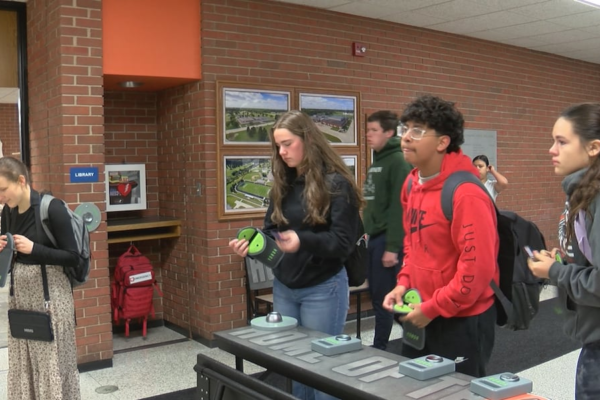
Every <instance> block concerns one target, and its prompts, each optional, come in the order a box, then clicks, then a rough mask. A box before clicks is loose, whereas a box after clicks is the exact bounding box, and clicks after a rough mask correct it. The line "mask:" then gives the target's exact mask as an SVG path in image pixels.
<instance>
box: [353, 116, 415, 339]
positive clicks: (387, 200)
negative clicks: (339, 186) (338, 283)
mask: <svg viewBox="0 0 600 400" xmlns="http://www.w3.org/2000/svg"><path fill="white" fill-rule="evenodd" d="M398 123H399V120H398V115H397V114H396V113H393V112H391V111H387V110H384V111H377V112H375V113H373V114H371V115H370V116H369V118H367V144H368V145H369V147H370V148H371V149H372V150H373V158H374V160H373V164H371V166H370V167H369V170H368V171H367V179H366V181H365V183H364V185H363V194H364V197H365V200H366V201H367V207H366V208H365V210H364V212H363V219H364V225H365V231H366V233H367V234H368V235H369V270H368V274H367V279H368V281H369V291H370V294H371V301H372V303H373V310H374V311H375V336H374V338H373V347H375V348H378V349H381V350H385V349H386V347H387V344H388V341H389V338H390V333H391V331H392V325H393V323H394V320H393V318H392V314H390V313H389V312H388V311H387V310H386V309H385V308H384V307H383V299H384V297H385V295H386V294H388V293H389V292H390V291H391V290H392V289H394V287H395V286H396V275H398V272H399V271H400V265H401V264H402V254H403V253H402V242H403V240H404V228H403V227H402V224H401V223H399V221H402V205H401V204H400V191H401V190H402V185H403V184H404V180H405V179H406V176H407V175H408V174H409V172H410V165H409V164H408V163H407V162H406V161H405V160H404V156H403V155H402V149H401V148H400V139H399V138H398V137H397V136H396V130H397V129H398Z"/></svg>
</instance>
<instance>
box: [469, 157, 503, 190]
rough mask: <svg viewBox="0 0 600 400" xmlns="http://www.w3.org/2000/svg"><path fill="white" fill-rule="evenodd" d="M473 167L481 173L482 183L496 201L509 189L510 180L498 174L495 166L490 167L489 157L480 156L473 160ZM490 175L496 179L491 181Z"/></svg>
mask: <svg viewBox="0 0 600 400" xmlns="http://www.w3.org/2000/svg"><path fill="white" fill-rule="evenodd" d="M473 165H474V166H475V168H477V170H478V171H479V179H480V180H481V183H483V185H484V186H485V188H486V189H487V190H488V192H489V193H490V196H492V198H493V199H494V201H496V197H498V194H499V193H500V192H501V191H503V190H504V189H506V188H507V187H508V179H506V177H505V176H504V175H502V174H501V173H500V172H498V171H497V170H496V168H494V166H493V165H490V160H489V159H488V158H487V156H484V155H479V156H477V157H475V158H473ZM488 174H491V175H492V176H493V177H494V179H490V177H489V175H488Z"/></svg>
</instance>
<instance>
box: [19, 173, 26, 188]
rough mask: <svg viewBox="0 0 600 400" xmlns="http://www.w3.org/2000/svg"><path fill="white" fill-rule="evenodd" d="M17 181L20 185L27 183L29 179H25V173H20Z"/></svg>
mask: <svg viewBox="0 0 600 400" xmlns="http://www.w3.org/2000/svg"><path fill="white" fill-rule="evenodd" d="M17 182H19V185H23V186H24V185H25V184H26V183H27V180H26V179H25V177H24V176H23V175H19V178H18V179H17Z"/></svg>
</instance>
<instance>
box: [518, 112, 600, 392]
mask: <svg viewBox="0 0 600 400" xmlns="http://www.w3.org/2000/svg"><path fill="white" fill-rule="evenodd" d="M552 138H553V140H554V143H553V145H552V147H551V148H550V155H551V156H552V164H553V165H554V173H555V174H556V175H558V176H562V177H564V179H563V181H562V188H563V190H564V191H565V193H566V195H567V202H566V205H565V212H564V214H563V216H564V219H563V220H564V222H565V223H563V224H560V225H559V239H560V240H559V243H560V246H561V249H557V248H556V249H553V250H551V251H547V250H543V249H539V250H541V251H534V252H533V255H534V258H533V259H529V260H528V264H529V268H530V269H531V272H533V274H534V275H535V276H537V277H539V278H546V279H550V283H551V284H553V285H556V286H557V287H558V292H559V299H560V303H559V304H560V308H561V310H560V311H561V312H560V313H559V314H562V315H563V317H564V320H565V324H564V331H565V333H566V334H567V335H568V336H570V337H571V338H572V339H573V340H575V341H577V342H579V343H581V344H582V346H583V347H582V349H581V353H580V354H579V360H578V362H577V370H576V373H575V375H576V378H575V399H576V400H592V399H594V400H595V399H600V379H599V377H600V324H599V323H598V321H600V287H599V286H598V283H599V282H600V103H583V104H577V105H573V106H571V107H569V108H567V109H566V110H564V111H563V112H562V114H561V115H560V117H559V118H558V120H557V121H556V123H555V124H554V129H553V130H552ZM536 250H537V249H536ZM561 253H562V255H563V256H565V257H566V258H567V257H568V260H566V261H567V262H566V263H563V262H561V261H557V258H558V259H559V260H560V257H557V255H560V254H561Z"/></svg>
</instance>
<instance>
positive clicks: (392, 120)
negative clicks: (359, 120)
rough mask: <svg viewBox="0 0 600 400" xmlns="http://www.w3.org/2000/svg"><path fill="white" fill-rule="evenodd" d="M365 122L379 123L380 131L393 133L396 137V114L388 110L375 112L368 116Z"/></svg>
mask: <svg viewBox="0 0 600 400" xmlns="http://www.w3.org/2000/svg"><path fill="white" fill-rule="evenodd" d="M367 122H379V125H380V126H381V129H383V131H384V132H387V131H394V136H396V129H398V122H399V121H398V114H396V113H395V112H392V111H389V110H381V111H375V112H374V113H373V114H371V115H369V117H368V118H367Z"/></svg>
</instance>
